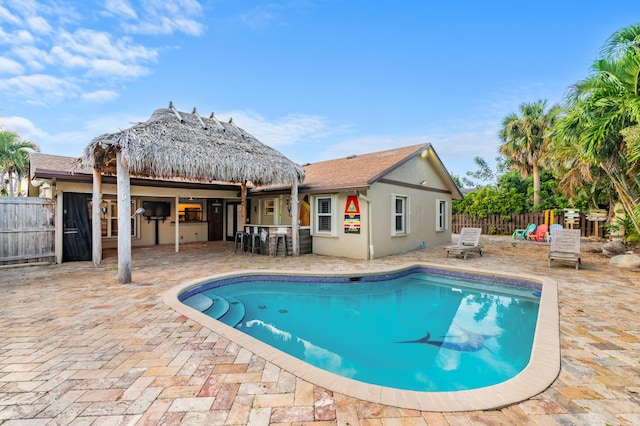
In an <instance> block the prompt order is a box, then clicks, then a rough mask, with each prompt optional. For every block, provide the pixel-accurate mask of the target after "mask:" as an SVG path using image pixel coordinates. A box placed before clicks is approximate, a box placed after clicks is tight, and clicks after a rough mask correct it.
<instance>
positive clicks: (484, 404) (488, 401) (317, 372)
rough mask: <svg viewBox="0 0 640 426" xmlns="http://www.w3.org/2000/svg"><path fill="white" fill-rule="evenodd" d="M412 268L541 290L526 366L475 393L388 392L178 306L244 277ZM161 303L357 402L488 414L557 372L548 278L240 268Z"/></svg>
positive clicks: (553, 294) (175, 291)
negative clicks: (206, 287)
mask: <svg viewBox="0 0 640 426" xmlns="http://www.w3.org/2000/svg"><path fill="white" fill-rule="evenodd" d="M411 268H428V269H436V270H441V271H451V272H463V273H471V274H478V275H485V276H490V277H500V278H502V279H514V280H518V279H520V280H526V281H533V282H536V283H540V284H541V285H542V292H541V295H540V306H539V310H538V319H537V322H536V332H535V336H534V339H533V347H532V350H531V357H530V359H529V363H528V364H527V366H526V367H525V368H524V369H523V370H522V371H521V372H520V373H518V374H517V375H516V376H514V377H513V378H511V379H509V380H506V381H504V382H502V383H499V384H496V385H491V386H487V387H483V388H478V389H471V390H460V391H446V392H423V391H410V390H402V389H395V388H389V387H385V386H380V385H374V384H369V383H364V382H360V381H357V380H354V379H349V378H346V377H342V376H340V375H337V374H335V373H331V372H328V371H326V370H323V369H321V368H318V367H315V366H313V365H311V364H308V363H306V362H304V361H302V360H300V359H298V358H295V357H293V356H291V355H288V354H286V353H284V352H282V351H280V350H279V349H276V348H274V347H272V346H271V345H268V344H267V343H264V342H262V341H260V340H258V339H256V338H254V337H251V336H249V335H247V334H245V333H243V332H242V331H239V330H237V329H235V328H232V327H230V326H228V325H226V324H223V323H222V322H220V321H217V320H215V319H213V318H211V317H209V316H207V315H205V314H203V313H202V312H199V311H197V310H196V309H193V308H191V307H189V306H187V305H185V304H184V303H182V302H180V300H179V296H180V294H182V293H184V292H186V291H188V290H190V289H193V288H195V287H197V286H200V285H202V284H203V283H206V282H208V281H211V280H220V279H226V278H232V277H241V276H247V275H252V274H253V275H268V274H275V275H296V276H316V277H318V276H321V277H349V276H358V277H362V276H367V275H378V274H385V273H396V272H399V271H403V270H406V269H411ZM162 299H163V301H164V303H165V304H166V305H167V306H169V307H170V308H171V309H173V310H175V311H177V312H179V313H181V314H183V315H184V316H186V317H188V318H190V319H192V320H193V321H196V322H198V323H199V324H202V325H203V326H205V327H207V328H208V329H210V330H211V331H213V332H215V333H217V334H219V335H221V336H223V337H225V338H227V339H229V340H231V341H232V342H234V343H236V344H238V345H240V346H241V347H243V348H245V349H247V350H249V351H250V352H252V353H254V354H256V355H258V356H260V357H262V358H264V359H265V360H267V361H268V362H271V363H273V364H275V365H276V366H278V367H280V368H282V369H283V370H286V371H288V372H290V373H291V374H293V375H295V376H296V377H299V378H301V379H303V380H306V381H308V382H310V383H312V384H314V385H317V386H321V387H323V388H325V389H328V390H330V391H333V392H338V393H341V394H343V395H347V396H351V397H354V398H358V399H361V400H365V401H369V402H373V403H378V404H384V405H390V406H394V407H400V408H407V409H413V410H420V411H438V412H456V411H475V410H488V409H496V408H501V407H505V406H508V405H511V404H514V403H517V402H520V401H524V400H526V399H529V398H531V397H533V396H535V395H537V394H539V393H541V392H543V391H544V390H545V389H547V388H548V387H549V386H550V385H551V384H552V383H553V382H554V381H555V379H556V378H557V377H558V374H559V373H560V315H559V310H558V285H557V282H556V281H555V280H552V279H550V278H548V277H539V276H532V275H529V274H502V273H496V272H495V271H489V270H485V269H480V268H471V267H467V266H459V267H456V268H447V267H442V266H434V265H433V264H424V263H418V262H414V263H407V264H405V265H401V266H396V267H393V268H391V267H390V268H380V269H378V268H376V269H375V270H372V271H370V272H367V273H362V272H357V273H337V274H336V273H333V274H326V273H319V272H314V271H294V270H291V271H286V270H285V271H283V270H269V269H260V270H242V271H239V272H231V273H225V274H219V275H213V276H210V277H207V278H204V279H198V280H195V281H190V282H187V283H184V284H181V285H178V286H175V287H173V288H171V289H170V290H168V291H166V292H164V293H163V294H162Z"/></svg>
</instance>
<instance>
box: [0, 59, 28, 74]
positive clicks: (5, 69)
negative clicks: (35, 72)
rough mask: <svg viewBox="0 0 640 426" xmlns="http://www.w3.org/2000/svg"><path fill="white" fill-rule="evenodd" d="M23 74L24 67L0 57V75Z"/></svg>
mask: <svg viewBox="0 0 640 426" xmlns="http://www.w3.org/2000/svg"><path fill="white" fill-rule="evenodd" d="M23 72H24V67H23V66H22V65H20V64H19V63H18V62H16V61H14V60H13V59H9V58H2V57H0V74H21V73H23Z"/></svg>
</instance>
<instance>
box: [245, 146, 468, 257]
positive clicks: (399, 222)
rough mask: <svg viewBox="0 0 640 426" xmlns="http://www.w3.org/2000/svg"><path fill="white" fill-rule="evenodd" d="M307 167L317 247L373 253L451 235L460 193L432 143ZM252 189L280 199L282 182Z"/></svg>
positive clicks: (303, 198) (306, 195) (306, 215)
mask: <svg viewBox="0 0 640 426" xmlns="http://www.w3.org/2000/svg"><path fill="white" fill-rule="evenodd" d="M303 169H304V171H305V181H304V183H303V184H302V185H301V186H300V188H299V194H300V195H299V202H300V212H301V213H300V222H301V223H300V224H301V229H305V228H308V229H309V231H310V235H311V237H312V245H313V253H314V254H320V255H332V256H340V257H349V258H354V259H373V258H378V257H383V256H388V255H392V254H397V253H401V252H406V251H410V250H415V249H417V248H420V247H432V246H438V245H443V244H446V243H449V242H450V241H451V202H452V200H461V199H462V194H461V193H460V190H459V189H458V187H457V186H456V184H455V183H454V181H453V179H452V178H451V176H450V175H449V173H448V172H447V170H446V168H445V167H444V165H443V164H442V162H441V161H440V158H439V157H438V155H437V154H436V152H435V150H434V149H433V147H432V146H431V144H420V145H413V146H407V147H403V148H397V149H391V150H387V151H380V152H374V153H370V154H363V155H357V156H356V155H354V156H349V157H345V158H340V159H335V160H329V161H322V162H318V163H313V164H305V165H303ZM251 194H252V203H254V204H259V205H263V204H264V203H265V202H268V203H270V204H271V203H273V204H276V205H282V200H281V198H280V197H282V195H278V190H277V189H276V188H256V189H255V190H253V191H252V193H251ZM284 197H285V198H284V204H285V205H286V203H288V200H287V198H286V195H285V196H284ZM258 210H259V209H256V211H258ZM260 211H263V210H260ZM279 211H282V208H280V210H279ZM256 219H257V220H260V219H262V218H256ZM285 220H287V219H285Z"/></svg>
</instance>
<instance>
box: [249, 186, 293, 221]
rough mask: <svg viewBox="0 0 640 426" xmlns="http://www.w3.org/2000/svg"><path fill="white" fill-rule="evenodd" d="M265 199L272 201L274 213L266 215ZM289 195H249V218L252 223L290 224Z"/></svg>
mask: <svg viewBox="0 0 640 426" xmlns="http://www.w3.org/2000/svg"><path fill="white" fill-rule="evenodd" d="M265 200H273V201H274V213H273V215H268V214H267V212H266V211H265V208H264V201H265ZM290 200H291V197H290V196H289V195H288V194H287V195H282V194H281V195H268V196H260V197H251V212H250V220H251V224H253V225H291V223H292V221H291V216H290V212H289V209H288V208H287V207H288V206H290V205H291V201H290Z"/></svg>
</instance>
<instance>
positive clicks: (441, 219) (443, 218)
mask: <svg viewBox="0 0 640 426" xmlns="http://www.w3.org/2000/svg"><path fill="white" fill-rule="evenodd" d="M448 211H449V207H448V202H447V200H436V231H444V230H446V229H449V222H448V220H447V212H448Z"/></svg>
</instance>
